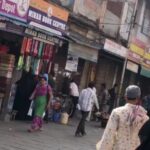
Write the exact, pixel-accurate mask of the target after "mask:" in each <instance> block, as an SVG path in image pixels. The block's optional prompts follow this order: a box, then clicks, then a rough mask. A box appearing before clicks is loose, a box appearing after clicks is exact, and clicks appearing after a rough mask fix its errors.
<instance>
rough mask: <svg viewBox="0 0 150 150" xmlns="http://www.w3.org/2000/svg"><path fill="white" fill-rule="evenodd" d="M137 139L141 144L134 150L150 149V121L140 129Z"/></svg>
mask: <svg viewBox="0 0 150 150" xmlns="http://www.w3.org/2000/svg"><path fill="white" fill-rule="evenodd" d="M139 138H140V141H141V144H140V146H139V147H138V148H137V149H136V150H149V149H150V120H148V121H147V122H146V123H145V124H144V125H143V127H142V128H141V129H140V132H139Z"/></svg>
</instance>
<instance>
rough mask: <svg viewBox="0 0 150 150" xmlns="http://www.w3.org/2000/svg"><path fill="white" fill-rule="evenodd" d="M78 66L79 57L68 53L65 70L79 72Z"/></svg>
mask: <svg viewBox="0 0 150 150" xmlns="http://www.w3.org/2000/svg"><path fill="white" fill-rule="evenodd" d="M77 68H78V57H77V56H74V55H72V54H68V57H67V62H66V67H65V70H68V71H71V72H77Z"/></svg>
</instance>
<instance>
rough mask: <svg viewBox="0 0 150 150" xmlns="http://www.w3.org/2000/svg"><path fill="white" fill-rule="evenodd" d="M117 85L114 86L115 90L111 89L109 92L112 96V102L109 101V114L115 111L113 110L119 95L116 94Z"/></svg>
mask: <svg viewBox="0 0 150 150" xmlns="http://www.w3.org/2000/svg"><path fill="white" fill-rule="evenodd" d="M117 86H118V85H117V84H115V85H114V86H113V88H111V89H110V90H109V94H110V100H109V111H108V112H109V114H110V113H111V112H112V110H113V108H114V106H115V100H116V98H117V96H116V95H117V94H116V88H117Z"/></svg>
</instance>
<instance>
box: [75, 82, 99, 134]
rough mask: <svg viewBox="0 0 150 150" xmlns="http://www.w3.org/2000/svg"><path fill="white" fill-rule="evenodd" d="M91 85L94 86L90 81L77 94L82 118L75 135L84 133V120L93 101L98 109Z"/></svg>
mask: <svg viewBox="0 0 150 150" xmlns="http://www.w3.org/2000/svg"><path fill="white" fill-rule="evenodd" d="M93 87H94V84H93V82H90V83H89V85H88V88H86V89H84V90H82V92H81V94H80V96H79V105H80V109H81V114H82V118H81V120H80V122H79V125H78V127H77V130H76V133H75V136H84V135H86V132H85V121H86V118H87V116H88V114H89V112H90V111H91V109H92V106H93V104H94V103H95V104H96V107H97V109H98V110H99V105H98V100H97V97H96V93H95V92H94V91H93Z"/></svg>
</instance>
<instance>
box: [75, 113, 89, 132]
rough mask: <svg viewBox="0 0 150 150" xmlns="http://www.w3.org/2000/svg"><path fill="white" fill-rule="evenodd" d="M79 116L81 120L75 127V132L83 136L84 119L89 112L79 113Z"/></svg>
mask: <svg viewBox="0 0 150 150" xmlns="http://www.w3.org/2000/svg"><path fill="white" fill-rule="evenodd" d="M81 114H82V118H81V120H80V122H79V125H78V127H77V130H76V134H80V133H81V134H82V135H83V134H85V133H86V132H85V121H86V118H87V116H88V114H89V111H81Z"/></svg>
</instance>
